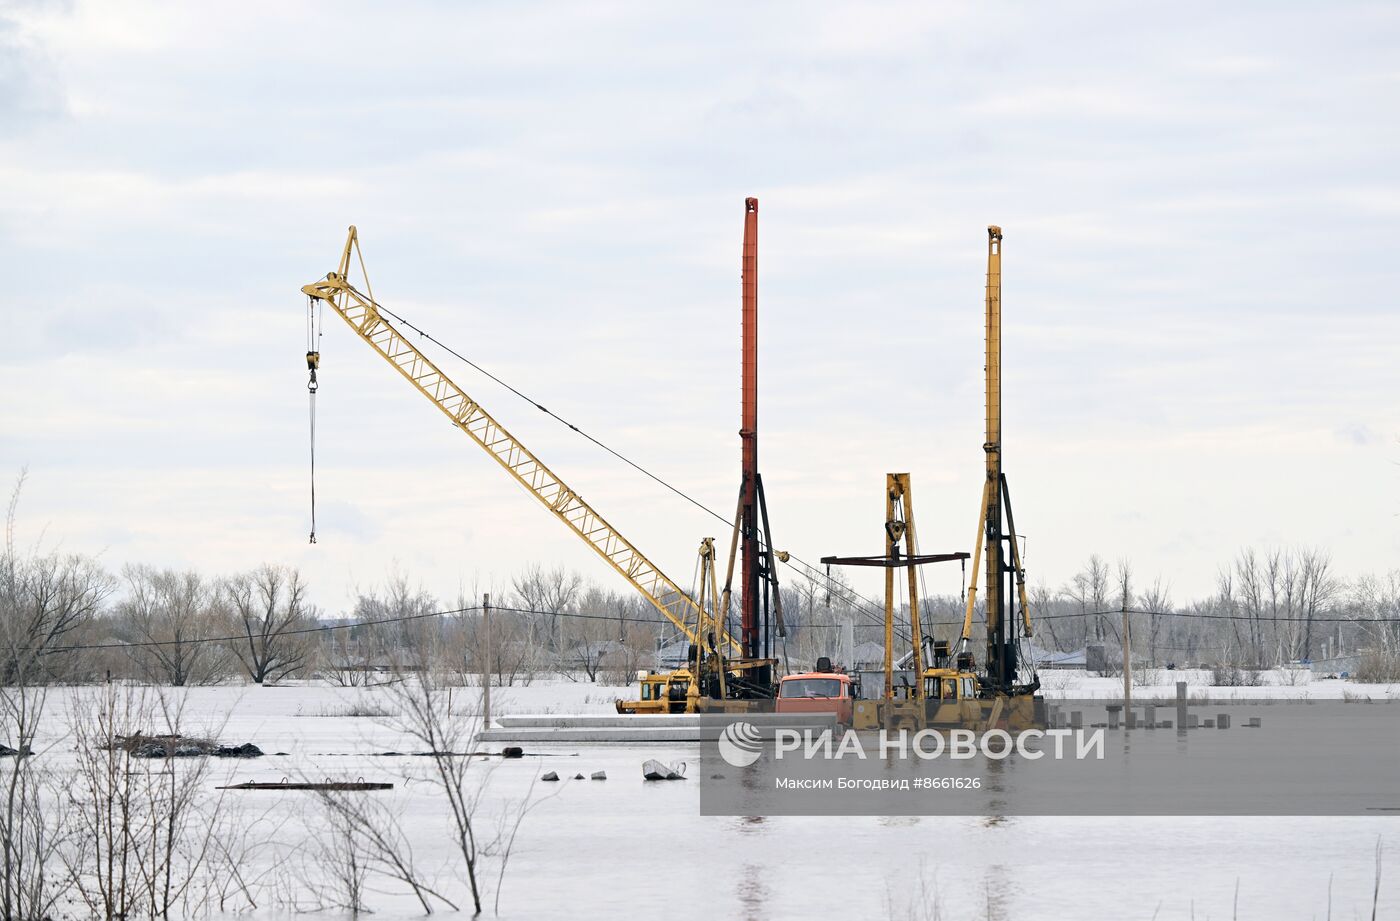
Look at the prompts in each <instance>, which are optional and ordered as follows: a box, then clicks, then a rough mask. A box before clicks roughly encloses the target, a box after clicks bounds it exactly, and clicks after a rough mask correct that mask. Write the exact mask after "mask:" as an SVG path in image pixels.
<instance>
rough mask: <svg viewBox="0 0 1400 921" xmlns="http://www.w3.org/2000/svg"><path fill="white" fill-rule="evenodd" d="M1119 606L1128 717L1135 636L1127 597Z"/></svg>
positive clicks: (1124, 693)
mask: <svg viewBox="0 0 1400 921" xmlns="http://www.w3.org/2000/svg"><path fill="white" fill-rule="evenodd" d="M1119 607H1120V609H1121V610H1122V612H1123V713H1124V718H1125V719H1126V718H1127V712H1128V709H1127V708H1129V707H1131V706H1132V705H1133V636H1132V633H1131V632H1130V629H1131V628H1130V627H1129V625H1128V602H1127V599H1126V598H1125V599H1124V600H1123V602H1122V604H1121V605H1119Z"/></svg>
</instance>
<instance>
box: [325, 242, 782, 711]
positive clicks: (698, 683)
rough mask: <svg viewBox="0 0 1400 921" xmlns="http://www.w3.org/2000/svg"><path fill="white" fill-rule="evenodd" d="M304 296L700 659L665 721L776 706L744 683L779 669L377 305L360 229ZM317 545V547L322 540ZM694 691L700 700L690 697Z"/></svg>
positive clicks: (675, 678) (670, 680) (671, 687)
mask: <svg viewBox="0 0 1400 921" xmlns="http://www.w3.org/2000/svg"><path fill="white" fill-rule="evenodd" d="M352 255H353V256H355V257H357V258H358V261H359V264H360V270H361V273H362V274H363V275H364V276H365V288H366V291H364V292H361V291H359V290H358V289H356V288H355V287H354V286H353V285H352V284H351V283H350V278H349V275H350V269H351V257H352ZM301 290H302V293H304V294H305V295H306V296H307V297H308V298H310V301H309V309H310V312H311V315H310V325H311V327H312V328H313V329H314V328H315V327H316V326H317V324H316V319H315V310H316V305H317V304H325V305H327V306H329V307H330V308H331V309H332V310H333V311H334V312H335V313H336V314H337V315H338V316H339V317H340V318H341V319H342V320H344V321H345V322H346V324H347V325H349V327H350V328H351V329H352V330H354V332H355V334H356V335H358V336H359V337H360V338H361V339H362V340H364V341H365V342H366V343H367V344H368V345H369V346H370V348H372V349H374V351H375V352H377V353H378V354H379V356H380V357H381V358H383V359H384V360H385V361H387V362H388V363H389V364H390V365H391V366H392V367H393V368H394V369H395V370H396V371H398V372H399V374H401V375H402V376H403V377H404V379H405V380H407V381H408V382H409V383H410V384H412V385H413V387H414V389H416V390H417V391H418V392H419V393H421V394H422V395H423V396H425V397H426V398H427V399H428V401H429V402H430V403H432V404H433V405H434V406H435V407H437V409H438V410H439V411H440V412H442V414H443V415H445V416H446V417H447V418H448V419H449V420H450V421H451V422H452V424H453V425H455V426H457V428H459V429H461V431H462V432H463V433H465V434H466V435H467V436H468V437H469V438H471V439H472V440H473V441H474V442H476V443H477V444H478V445H479V446H480V447H481V448H482V449H483V450H484V451H485V452H486V453H487V454H488V455H490V456H491V458H492V459H493V460H495V461H496V463H498V464H500V466H501V468H502V469H504V470H505V471H506V473H508V474H509V475H510V476H511V478H512V479H514V480H515V481H516V482H517V483H519V484H520V485H521V486H523V487H524V488H525V490H526V491H527V492H529V493H530V494H531V495H532V496H534V497H535V498H536V499H538V500H539V501H540V503H541V504H542V505H544V507H545V508H546V509H548V510H549V511H550V513H551V514H553V515H554V516H555V517H556V518H558V519H559V520H560V521H561V522H563V523H564V525H565V526H566V527H567V528H568V529H569V530H570V531H572V532H573V533H574V534H576V535H578V536H579V538H581V539H582V540H583V541H584V542H585V543H586V544H588V546H589V547H591V548H593V550H594V551H595V552H596V553H597V554H598V555H599V556H601V557H602V558H603V559H604V560H605V561H607V563H608V565H609V566H611V567H612V568H613V569H614V570H616V571H617V572H618V574H619V575H621V576H622V577H623V578H624V579H626V580H627V581H628V582H629V583H631V585H632V587H633V588H635V589H636V590H637V591H639V592H641V594H642V596H643V597H644V598H646V600H647V601H648V602H650V603H651V605H652V606H653V607H655V608H656V610H658V611H659V612H661V614H662V615H663V616H664V617H665V618H666V620H668V621H670V623H671V624H672V625H673V626H675V627H676V629H678V630H679V631H680V632H681V634H682V635H683V636H685V638H686V639H687V641H688V642H689V643H690V646H691V649H692V655H691V663H690V668H688V669H681V670H680V671H678V672H675V673H672V674H670V675H666V676H660V677H662V678H663V684H664V686H663V687H661V688H660V690H661V691H662V692H663V702H664V703H665V704H666V706H665V707H664V708H658V709H661V710H662V711H663V712H669V711H671V710H673V709H674V708H672V707H671V706H670V704H671V703H672V702H673V701H674V700H675V699H676V698H677V697H679V698H680V699H681V700H683V701H684V703H683V704H682V705H681V709H683V710H686V711H694V710H698V709H706V708H708V707H710V706H711V704H715V705H718V704H720V701H721V700H722V699H723V698H724V697H725V696H726V695H728V696H739V697H757V698H760V699H764V698H767V697H769V696H771V689H770V688H763V687H755V686H754V685H753V684H752V683H750V682H748V681H747V680H746V678H745V675H746V674H747V673H749V672H750V671H759V672H763V671H764V670H767V672H771V670H772V666H773V664H774V663H773V660H771V659H759V660H751V659H745V658H742V657H739V656H738V655H737V654H738V652H739V651H740V646H739V643H738V641H737V640H735V638H734V637H733V636H731V635H730V634H729V632H728V630H726V629H725V627H724V619H723V616H722V614H721V613H718V612H707V611H706V610H705V609H704V607H703V605H701V604H699V603H697V602H696V601H695V600H694V599H692V598H691V597H690V596H689V595H688V594H687V593H686V592H685V591H684V590H682V589H681V588H680V586H678V585H677V584H676V583H675V582H674V581H672V580H671V579H670V578H668V577H667V576H666V574H665V573H663V572H662V571H661V569H660V568H659V567H658V566H656V565H655V564H654V563H652V562H651V560H649V559H647V557H646V556H645V555H643V554H642V552H641V551H640V550H638V549H637V548H636V547H635V546H634V545H633V544H632V543H631V542H630V541H628V540H627V539H626V538H625V537H623V536H622V534H621V533H620V532H618V530H617V529H616V528H614V527H613V526H612V525H610V524H608V522H607V521H606V520H605V519H604V518H603V516H602V515H600V514H598V512H597V511H595V510H594V509H593V507H592V506H591V505H589V504H588V503H587V502H585V501H584V500H583V497H582V496H580V495H579V494H578V493H577V492H575V491H574V490H572V489H570V488H569V487H568V486H567V485H566V484H565V483H564V481H563V480H562V479H560V478H559V477H558V476H557V475H556V474H555V473H554V472H553V471H552V470H550V469H549V468H548V467H546V466H545V464H544V463H543V462H542V461H541V460H540V459H539V458H537V457H535V455H534V454H533V453H531V451H530V450H529V449H528V448H526V447H525V445H523V444H522V443H521V442H520V441H518V440H517V439H516V438H515V437H514V436H513V435H511V434H510V432H508V431H506V429H505V427H504V426H502V425H501V424H500V423H499V422H497V421H496V420H495V419H494V418H493V417H492V416H491V415H490V414H489V413H488V412H487V411H486V410H485V409H484V408H482V406H481V405H480V404H479V403H477V402H476V401H475V400H473V399H472V398H471V397H470V396H468V395H467V393H466V392H465V391H464V390H462V388H461V387H459V386H457V385H456V384H455V383H453V382H452V380H451V379H450V378H448V376H447V375H446V374H444V373H443V372H442V370H441V369H439V368H438V367H437V365H435V364H433V362H432V361H430V360H429V359H428V357H427V356H426V355H424V354H423V353H422V352H421V351H419V349H418V348H417V346H415V345H414V344H413V343H412V342H411V341H410V340H409V339H408V338H407V337H406V336H405V335H404V334H403V333H402V332H400V331H399V329H398V328H397V327H396V326H395V325H394V324H393V323H391V322H390V321H389V319H387V318H386V316H385V315H386V314H389V316H393V314H392V313H390V312H389V311H388V310H387V308H384V307H383V306H382V305H381V304H379V303H378V302H377V301H375V299H374V293H373V289H372V288H371V286H370V284H369V280H368V274H367V273H366V272H365V269H364V254H363V253H362V252H361V251H360V243H359V233H358V232H357V231H356V229H355V228H354V227H353V226H352V227H350V231H349V235H348V236H347V237H346V239H345V248H344V250H343V251H342V252H341V256H340V263H339V265H338V267H337V269H336V270H335V271H334V272H331V273H329V274H327V275H326V277H325V278H324V279H322V280H321V281H317V282H313V283H312V284H309V285H305V286H303V287H302V289H301ZM394 318H395V319H399V318H398V317H394ZM400 322H402V321H400ZM318 338H319V333H316V334H313V335H312V337H311V339H310V342H309V344H308V351H307V353H306V363H307V367H308V369H309V370H310V371H311V390H312V392H313V394H314V393H315V389H316V371H317V369H318V368H319V367H320V357H321V356H320V352H319V350H318V348H317V345H316V342H317V339H318ZM312 539H313V541H314V539H315V537H314V531H313V537H312ZM705 547H708V548H709V556H708V558H704V548H705ZM713 557H714V547H713V542H712V541H708V540H707V541H706V543H705V544H703V545H702V564H703V565H705V566H707V567H708V571H709V572H710V573H711V580H712V581H713V567H714V561H713ZM710 598H711V605H712V606H716V602H715V600H714V599H715V594H714V592H713V591H711V593H710ZM716 689H718V690H716ZM649 690H654V688H652V687H650V686H649V685H648V684H647V680H646V679H645V678H644V679H643V697H644V698H645V697H646V696H647V692H648V691H649ZM692 690H693V691H695V693H691V691H692ZM715 693H718V694H719V695H720V699H719V700H716V699H714V698H713V697H712V696H711V695H713V694H715ZM637 703H638V704H639V705H638V706H635V707H632V706H629V704H628V703H626V702H622V701H619V706H618V709H619V711H620V712H637V711H647V710H651V709H653V708H652V707H650V706H642V705H641V704H647V703H649V702H648V701H646V700H643V701H641V702H637Z"/></svg>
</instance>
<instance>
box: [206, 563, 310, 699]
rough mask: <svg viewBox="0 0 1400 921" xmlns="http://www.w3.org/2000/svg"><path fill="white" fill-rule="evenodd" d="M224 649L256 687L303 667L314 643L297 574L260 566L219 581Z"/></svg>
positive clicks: (304, 588)
mask: <svg viewBox="0 0 1400 921" xmlns="http://www.w3.org/2000/svg"><path fill="white" fill-rule="evenodd" d="M223 596H224V600H225V603H226V605H227V614H226V617H227V620H228V622H229V624H230V627H231V629H230V632H231V633H233V634H235V635H237V636H238V639H237V640H235V641H233V642H232V643H230V645H229V650H230V651H231V652H232V653H233V655H234V656H235V657H237V659H238V661H239V662H240V663H241V664H242V666H243V669H244V671H246V672H247V673H248V677H249V678H251V679H252V680H253V681H254V682H256V683H257V684H263V683H264V682H266V681H277V680H278V679H281V678H285V677H287V676H289V675H292V674H295V673H296V672H297V671H299V670H301V669H302V668H303V667H305V666H306V665H307V664H308V662H309V660H310V658H311V653H312V650H313V649H314V643H313V642H312V641H311V640H310V638H309V637H308V635H307V632H306V631H308V630H310V629H311V628H314V627H315V618H314V616H313V614H312V610H311V608H310V607H309V606H308V604H307V602H306V585H305V583H303V582H302V581H301V574H300V573H298V572H297V571H296V570H295V569H289V568H287V567H285V566H263V567H261V568H259V569H255V570H253V571H252V572H248V573H243V574H241V575H237V576H234V577H233V578H231V579H228V580H227V581H226V582H225V583H224V587H223Z"/></svg>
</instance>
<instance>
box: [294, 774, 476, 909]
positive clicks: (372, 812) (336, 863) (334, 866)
mask: <svg viewBox="0 0 1400 921" xmlns="http://www.w3.org/2000/svg"><path fill="white" fill-rule="evenodd" d="M316 800H317V802H318V803H319V804H320V806H321V812H322V814H323V815H324V816H325V818H326V820H327V824H328V825H329V827H330V836H329V838H328V839H321V840H320V842H319V844H318V846H317V851H316V855H315V859H316V862H317V863H318V864H319V867H320V869H321V871H322V873H321V878H322V879H328V882H323V883H321V884H320V885H319V887H318V894H319V895H321V896H322V897H323V898H326V899H328V900H329V902H330V904H331V905H332V906H333V907H336V908H343V909H347V910H349V911H352V912H360V911H364V910H365V905H364V893H365V891H366V889H367V882H368V880H369V879H370V875H371V874H374V873H377V874H381V875H383V876H386V877H388V878H390V879H392V880H395V881H397V882H399V883H402V884H403V885H405V886H407V887H408V889H409V891H410V892H412V893H413V896H414V897H415V898H416V899H417V900H418V904H419V905H421V906H422V908H423V913H424V914H429V915H430V914H432V913H433V908H434V906H435V905H438V906H446V907H448V908H450V909H452V910H453V911H456V910H457V906H456V905H455V904H454V903H453V902H452V901H451V900H450V899H448V898H447V897H446V896H444V895H442V894H441V893H440V892H438V891H437V890H436V889H435V888H433V886H431V885H429V883H428V881H427V878H426V877H425V876H424V874H423V871H422V870H421V869H420V868H419V867H418V865H417V863H416V861H415V859H414V854H413V845H412V844H411V843H410V841H409V836H408V835H407V834H406V833H405V832H404V829H403V824H402V823H401V822H400V820H399V815H398V814H397V813H396V812H394V810H393V809H392V808H390V807H389V806H388V805H386V804H385V803H384V802H383V801H381V800H379V799H376V798H373V797H366V796H365V794H363V793H360V794H356V793H349V792H346V791H341V790H318V791H316ZM477 913H478V914H479V913H480V909H479V908H478V909H477Z"/></svg>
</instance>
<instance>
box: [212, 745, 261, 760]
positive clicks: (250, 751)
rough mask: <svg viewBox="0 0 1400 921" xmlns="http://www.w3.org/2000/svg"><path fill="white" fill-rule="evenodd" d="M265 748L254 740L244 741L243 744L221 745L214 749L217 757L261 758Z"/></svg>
mask: <svg viewBox="0 0 1400 921" xmlns="http://www.w3.org/2000/svg"><path fill="white" fill-rule="evenodd" d="M262 755H263V750H262V749H261V748H258V747H257V746H256V745H254V744H253V743H252V742H244V743H243V744H242V745H220V746H219V747H218V748H216V749H214V757H216V758H261V757H262Z"/></svg>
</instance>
